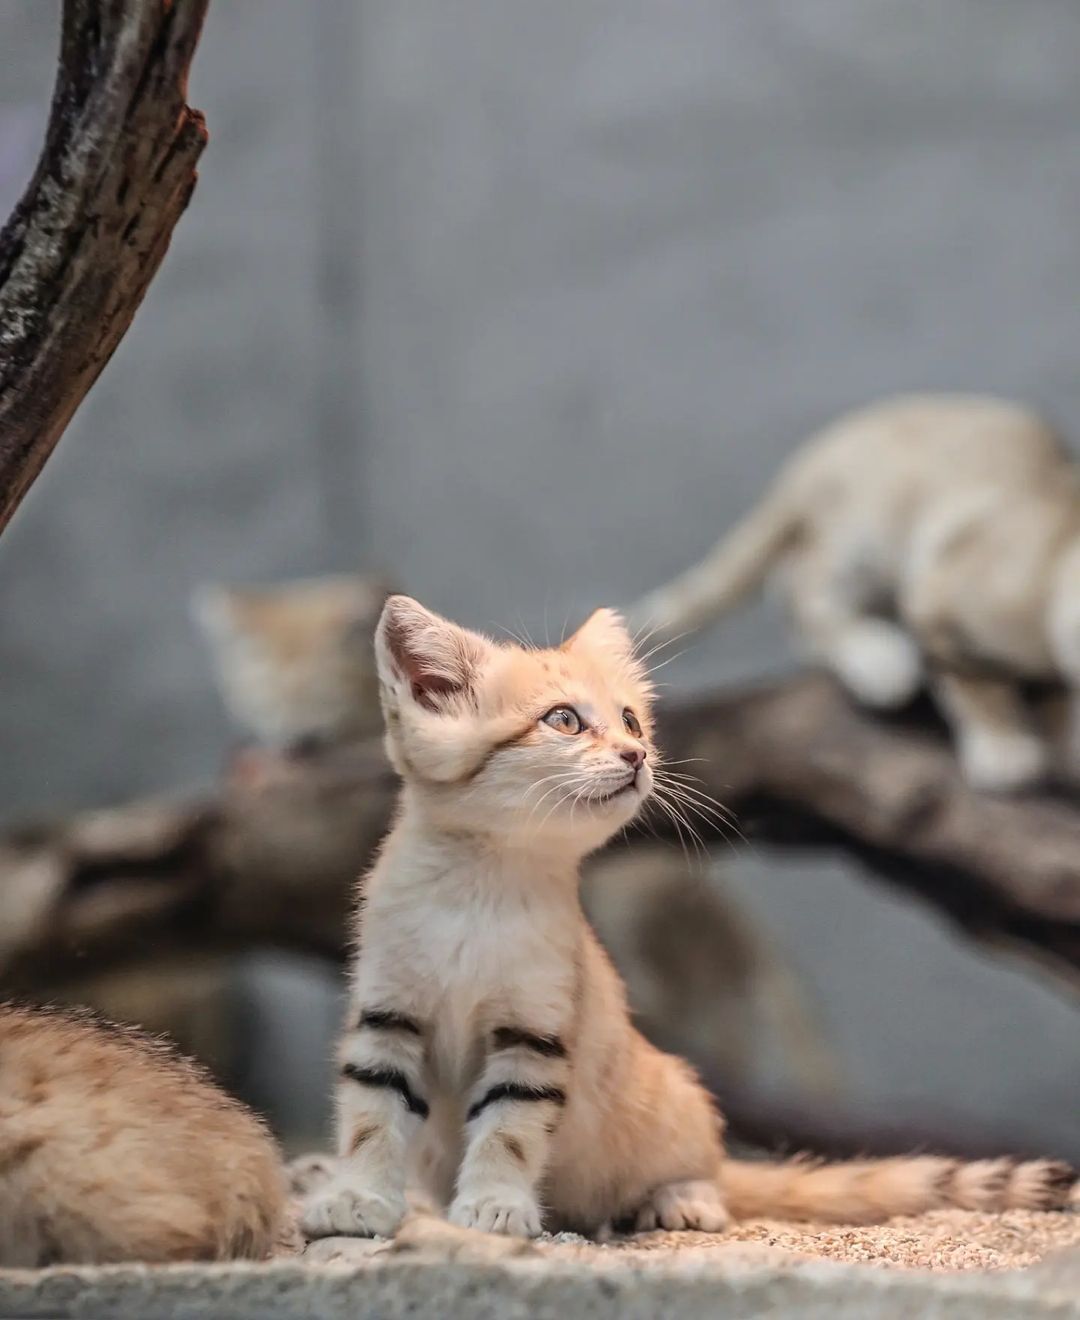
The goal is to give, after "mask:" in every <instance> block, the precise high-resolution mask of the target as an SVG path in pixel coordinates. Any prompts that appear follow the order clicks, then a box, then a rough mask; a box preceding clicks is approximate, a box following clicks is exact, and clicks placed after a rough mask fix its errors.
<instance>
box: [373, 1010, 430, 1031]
mask: <svg viewBox="0 0 1080 1320" xmlns="http://www.w3.org/2000/svg"><path fill="white" fill-rule="evenodd" d="M356 1025H357V1027H371V1029H372V1030H373V1031H404V1032H405V1033H406V1034H407V1035H409V1036H422V1035H423V1031H422V1029H421V1026H420V1023H419V1022H417V1020H416V1019H415V1018H411V1017H409V1016H407V1014H405V1013H395V1012H393V1011H392V1010H391V1009H388V1008H365V1009H364V1011H363V1012H362V1013H361V1014H360V1018H359V1020H358V1022H357V1024H356Z"/></svg>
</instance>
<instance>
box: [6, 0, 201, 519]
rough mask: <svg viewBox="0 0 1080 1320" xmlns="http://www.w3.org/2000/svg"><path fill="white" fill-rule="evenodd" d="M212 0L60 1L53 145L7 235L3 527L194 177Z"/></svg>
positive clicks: (120, 323) (117, 334) (133, 296)
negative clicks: (188, 98)
mask: <svg viewBox="0 0 1080 1320" xmlns="http://www.w3.org/2000/svg"><path fill="white" fill-rule="evenodd" d="M207 4H208V0H65V3H64V17H63V32H62V38H61V47H60V62H59V68H58V71H57V77H56V86H55V89H54V93H53V102H52V111H51V115H50V119H49V127H48V133H47V135H46V139H45V146H44V148H43V150H42V154H41V158H40V160H39V162H38V166H37V170H36V172H35V174H34V177H33V179H32V180H31V182H30V185H29V187H28V188H27V190H26V193H25V195H24V196H23V198H22V200H21V201H20V202H19V204H18V206H16V208H15V211H14V213H13V214H12V216H11V218H10V219H9V221H8V223H7V225H6V226H5V227H4V229H3V232H2V233H0V531H2V530H3V528H4V527H5V526H6V525H7V523H8V521H9V520H10V518H11V516H12V514H13V513H14V512H15V509H16V508H17V507H18V505H19V503H20V501H21V500H22V498H23V496H24V495H25V494H26V492H27V490H28V489H29V487H30V485H31V484H32V483H33V481H34V479H35V478H36V477H37V475H38V473H39V472H40V471H41V469H42V467H43V465H44V464H45V461H46V460H47V459H48V457H49V455H50V454H51V453H52V451H53V449H54V448H55V446H56V443H57V441H58V440H59V438H60V436H61V435H62V434H63V431H64V428H65V427H66V426H67V424H68V422H69V421H70V420H71V417H72V415H73V414H74V412H75V410H76V408H78V406H79V404H80V403H81V402H82V400H83V399H84V398H85V396H86V394H87V392H88V391H89V389H90V387H91V386H92V385H93V383H94V381H95V380H96V379H97V377H98V375H99V374H100V372H101V370H102V368H103V367H104V366H105V363H106V362H108V360H109V358H110V357H111V356H112V353H113V351H114V350H115V348H116V346H117V345H118V344H119V342H120V340H121V339H122V338H123V336H124V333H125V331H126V330H127V328H128V326H129V325H130V323H131V320H132V317H133V316H134V315H135V312H136V310H137V309H138V307H139V304H140V303H141V302H142V299H143V295H144V294H145V293H146V290H147V287H148V286H149V284H150V281H151V279H153V277H154V274H155V272H156V271H157V268H158V266H159V265H160V264H161V260H162V258H163V257H164V255H165V251H166V249H167V247H168V245H169V239H170V236H171V234H172V231H173V227H174V225H175V224H176V222H177V220H178V219H179V218H180V215H181V213H182V212H183V210H184V208H185V207H186V206H187V203H188V199H189V198H190V196H191V191H192V189H193V188H194V186H195V177H196V176H195V162H196V161H197V160H198V158H199V155H200V153H201V152H202V149H203V147H204V145H205V143H206V129H205V125H204V123H203V119H202V116H201V115H200V114H199V113H198V111H196V110H192V109H190V108H189V107H188V106H187V105H186V104H185V102H184V98H185V94H186V85H187V73H188V66H189V64H190V62H191V57H192V55H193V53H194V50H195V45H196V42H197V41H198V38H199V32H200V30H201V27H202V21H203V16H204V14H205V12H206V7H207Z"/></svg>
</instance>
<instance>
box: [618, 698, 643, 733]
mask: <svg viewBox="0 0 1080 1320" xmlns="http://www.w3.org/2000/svg"><path fill="white" fill-rule="evenodd" d="M622 722H623V724H624V725H625V727H626V732H627V733H628V734H630V735H631V737H634V738H640V737H641V725H640V723H639V722H638V717H637V716H636V715H635V714H634V712H633V711H632V710H631V709H630V707H629V706H627V708H626V709H625V710H624V711H623V713H622Z"/></svg>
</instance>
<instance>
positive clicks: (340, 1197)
mask: <svg viewBox="0 0 1080 1320" xmlns="http://www.w3.org/2000/svg"><path fill="white" fill-rule="evenodd" d="M405 1211H406V1205H405V1198H404V1197H403V1196H400V1195H398V1194H397V1193H396V1192H390V1193H382V1192H374V1191H371V1190H369V1189H367V1188H363V1187H356V1186H353V1185H352V1184H350V1183H347V1182H337V1181H335V1182H331V1183H329V1184H328V1185H326V1186H324V1187H320V1188H319V1190H318V1191H317V1192H315V1193H314V1194H313V1195H312V1196H311V1197H309V1198H308V1201H307V1203H306V1204H305V1205H304V1209H303V1212H302V1214H301V1216H300V1227H301V1228H302V1229H303V1231H304V1234H305V1235H306V1236H307V1237H309V1238H322V1237H392V1236H393V1235H394V1233H396V1232H397V1229H398V1227H399V1225H400V1224H401V1221H402V1220H403V1219H404V1218H405Z"/></svg>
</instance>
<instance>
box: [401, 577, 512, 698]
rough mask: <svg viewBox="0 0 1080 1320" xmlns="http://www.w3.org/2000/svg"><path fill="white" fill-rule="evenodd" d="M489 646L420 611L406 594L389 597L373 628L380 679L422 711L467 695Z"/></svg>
mask: <svg viewBox="0 0 1080 1320" xmlns="http://www.w3.org/2000/svg"><path fill="white" fill-rule="evenodd" d="M493 650H494V646H493V644H492V643H491V642H489V641H488V640H487V639H486V638H485V637H481V636H479V634H477V633H473V632H469V631H468V630H467V629H465V628H459V627H458V625H457V624H456V623H451V622H450V620H449V619H444V618H442V617H441V615H438V614H434V613H432V611H431V610H428V609H425V608H424V606H423V605H421V604H420V602H419V601H415V600H413V599H412V597H411V596H391V597H390V598H389V600H387V602H386V604H385V605H384V606H383V612H382V616H381V617H380V619H379V626H378V627H377V628H376V630H375V655H376V658H377V660H378V665H379V680H380V682H381V683H382V684H383V686H384V688H387V689H389V690H390V691H397V692H401V691H404V692H405V693H407V694H408V696H410V697H411V698H412V700H413V701H415V702H416V703H417V705H419V706H423V707H424V708H425V709H426V710H433V711H439V710H442V709H443V707H444V706H445V704H446V703H447V702H448V701H451V700H453V699H454V698H455V697H461V696H468V695H469V694H470V693H471V692H473V690H474V689H475V686H476V681H477V678H478V676H479V673H480V670H481V668H482V666H483V664H484V662H485V661H486V660H487V659H488V657H489V656H490V655H491V653H492V651H493Z"/></svg>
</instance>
